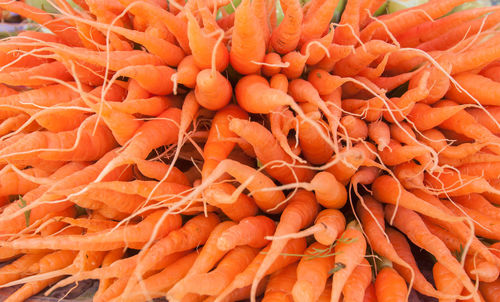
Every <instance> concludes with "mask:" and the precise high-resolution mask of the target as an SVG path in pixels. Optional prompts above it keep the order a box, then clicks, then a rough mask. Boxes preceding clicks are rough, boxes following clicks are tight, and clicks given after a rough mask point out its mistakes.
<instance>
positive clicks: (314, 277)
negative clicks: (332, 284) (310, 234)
mask: <svg viewBox="0 0 500 302" xmlns="http://www.w3.org/2000/svg"><path fill="white" fill-rule="evenodd" d="M333 264H334V256H333V255H332V254H329V249H328V247H327V246H324V245H322V244H320V243H317V242H315V243H313V244H311V245H310V246H309V247H308V248H307V249H306V251H305V252H304V257H303V258H302V259H301V260H300V262H299V265H298V266H297V281H296V282H295V284H294V286H293V289H292V295H293V299H294V300H295V301H316V300H317V299H318V298H319V296H320V295H321V293H322V292H323V290H324V288H325V285H326V281H327V279H328V275H329V271H330V269H331V268H332V267H333Z"/></svg>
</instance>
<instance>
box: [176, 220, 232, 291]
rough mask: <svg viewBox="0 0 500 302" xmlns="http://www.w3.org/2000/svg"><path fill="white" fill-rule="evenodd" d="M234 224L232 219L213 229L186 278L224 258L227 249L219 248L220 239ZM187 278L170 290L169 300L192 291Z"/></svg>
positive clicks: (204, 271) (201, 271)
mask: <svg viewBox="0 0 500 302" xmlns="http://www.w3.org/2000/svg"><path fill="white" fill-rule="evenodd" d="M234 225H235V223H234V222H232V221H225V222H221V223H219V224H218V225H217V226H216V227H215V228H214V229H213V230H212V232H211V233H210V235H209V236H208V239H207V241H206V243H205V245H204V246H203V249H202V250H201V253H200V254H199V256H198V257H197V258H196V260H195V262H194V263H193V265H192V266H191V268H190V269H189V271H188V272H187V274H186V278H187V277H191V276H193V275H197V274H204V273H207V272H208V271H210V270H211V269H212V268H213V266H215V264H216V263H217V262H218V261H219V260H220V259H222V257H224V255H225V254H226V253H227V250H222V249H219V248H218V244H217V243H218V239H219V237H220V236H221V235H223V234H224V232H225V231H226V230H227V229H229V228H231V227H232V226H234ZM186 278H183V279H182V280H181V281H179V282H177V284H176V285H175V286H174V287H173V288H172V289H170V290H169V292H168V295H167V296H168V299H169V300H172V301H174V300H175V301H180V300H181V299H182V297H183V296H184V295H185V294H186V293H187V292H191V291H190V290H189V287H188V286H189V285H188V284H189V281H187V280H188V279H186Z"/></svg>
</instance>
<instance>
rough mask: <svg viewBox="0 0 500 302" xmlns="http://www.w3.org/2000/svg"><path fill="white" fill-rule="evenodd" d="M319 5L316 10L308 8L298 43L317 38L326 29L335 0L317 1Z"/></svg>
mask: <svg viewBox="0 0 500 302" xmlns="http://www.w3.org/2000/svg"><path fill="white" fill-rule="evenodd" d="M318 2H319V3H320V4H321V5H320V6H319V7H318V9H316V10H309V11H308V12H307V14H306V15H305V16H304V21H303V22H302V30H301V35H300V42H299V44H300V45H302V44H304V43H306V42H308V41H310V40H313V39H317V38H319V37H321V35H322V34H323V33H324V32H325V31H326V30H327V29H328V26H329V24H330V20H331V19H332V17H333V13H334V11H335V7H337V3H338V1H337V0H327V1H318Z"/></svg>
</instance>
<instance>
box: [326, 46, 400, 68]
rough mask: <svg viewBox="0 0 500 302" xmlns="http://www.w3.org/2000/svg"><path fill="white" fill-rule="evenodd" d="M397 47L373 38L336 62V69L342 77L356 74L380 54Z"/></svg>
mask: <svg viewBox="0 0 500 302" xmlns="http://www.w3.org/2000/svg"><path fill="white" fill-rule="evenodd" d="M395 49H396V48H395V46H394V45H392V44H388V43H385V42H383V41H380V40H372V41H370V42H367V43H365V45H363V46H359V47H357V48H356V51H355V52H353V53H352V54H350V55H349V56H347V57H346V58H344V59H342V60H340V61H338V62H337V64H335V67H334V71H335V73H336V74H338V75H340V76H342V77H349V76H354V75H356V74H358V73H359V72H360V71H361V70H362V69H363V68H364V67H366V66H368V65H369V64H370V63H371V62H372V61H374V60H375V59H376V58H377V57H378V56H380V55H382V54H386V53H388V52H392V51H394V50H395Z"/></svg>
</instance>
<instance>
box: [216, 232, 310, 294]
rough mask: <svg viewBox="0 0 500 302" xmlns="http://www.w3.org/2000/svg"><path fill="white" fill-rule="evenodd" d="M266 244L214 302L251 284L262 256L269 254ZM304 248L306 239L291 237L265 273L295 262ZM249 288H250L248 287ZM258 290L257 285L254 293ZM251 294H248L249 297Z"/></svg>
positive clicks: (262, 258)
mask: <svg viewBox="0 0 500 302" xmlns="http://www.w3.org/2000/svg"><path fill="white" fill-rule="evenodd" d="M269 247H270V245H268V246H267V247H266V248H264V250H262V251H261V253H259V254H258V255H257V256H256V257H255V258H254V259H253V261H252V262H251V263H250V264H249V265H248V267H247V268H246V269H245V270H244V271H243V272H241V273H239V274H238V275H236V277H235V278H234V279H233V281H232V282H231V284H229V285H228V286H227V287H226V288H225V289H224V291H222V292H221V293H220V294H219V295H218V296H217V298H216V299H215V300H214V302H219V301H225V300H224V299H225V298H226V297H227V296H228V295H229V294H231V292H233V290H235V289H238V288H244V287H246V286H248V285H251V284H252V280H253V279H254V276H255V275H256V273H257V271H258V269H259V268H260V267H261V264H262V263H263V261H264V258H266V257H267V255H268V254H269V252H268V251H269ZM305 249H306V240H305V239H304V238H298V239H292V240H290V241H288V243H287V244H286V245H285V247H284V248H283V250H281V254H278V257H277V258H276V259H275V261H274V262H272V265H271V266H270V267H269V268H268V269H267V271H266V272H265V275H268V274H272V273H274V272H275V271H277V270H279V269H281V268H284V267H286V266H287V265H289V264H291V263H294V262H297V261H298V260H299V257H298V256H296V255H297V254H301V253H303V252H304V250H305ZM249 289H250V288H249ZM257 292H258V287H257V290H256V293H257ZM251 296H253V295H252V294H250V297H251Z"/></svg>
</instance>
